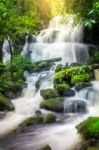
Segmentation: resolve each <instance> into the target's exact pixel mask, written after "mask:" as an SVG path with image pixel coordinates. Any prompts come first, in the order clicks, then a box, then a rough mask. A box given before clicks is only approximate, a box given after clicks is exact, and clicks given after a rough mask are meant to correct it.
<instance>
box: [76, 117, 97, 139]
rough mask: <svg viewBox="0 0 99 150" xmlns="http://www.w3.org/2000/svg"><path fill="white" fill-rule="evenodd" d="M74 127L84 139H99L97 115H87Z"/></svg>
mask: <svg viewBox="0 0 99 150" xmlns="http://www.w3.org/2000/svg"><path fill="white" fill-rule="evenodd" d="M76 128H77V130H78V132H79V133H80V134H81V135H82V136H83V137H84V138H85V139H99V117H89V118H88V119H86V120H85V121H83V122H81V123H80V124H79V125H77V126H76Z"/></svg>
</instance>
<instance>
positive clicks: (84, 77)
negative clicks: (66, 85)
mask: <svg viewBox="0 0 99 150" xmlns="http://www.w3.org/2000/svg"><path fill="white" fill-rule="evenodd" d="M88 81H90V78H89V75H88V74H81V75H75V76H73V77H72V79H71V83H72V84H76V83H79V82H88Z"/></svg>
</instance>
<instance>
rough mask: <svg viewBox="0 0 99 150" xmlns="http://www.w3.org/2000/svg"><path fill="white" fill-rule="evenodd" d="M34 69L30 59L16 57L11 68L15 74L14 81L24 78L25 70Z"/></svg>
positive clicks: (20, 56)
mask: <svg viewBox="0 0 99 150" xmlns="http://www.w3.org/2000/svg"><path fill="white" fill-rule="evenodd" d="M31 68H32V62H31V59H30V58H29V57H26V56H22V55H16V56H14V57H13V62H12V64H10V66H9V70H10V71H12V72H13V79H15V80H17V79H18V78H20V79H21V78H23V72H24V71H25V70H28V71H30V70H31Z"/></svg>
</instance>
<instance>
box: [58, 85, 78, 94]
mask: <svg viewBox="0 0 99 150" xmlns="http://www.w3.org/2000/svg"><path fill="white" fill-rule="evenodd" d="M56 90H57V92H58V93H59V94H60V96H63V97H65V96H66V97H69V96H74V95H75V91H74V90H72V89H71V88H70V87H69V85H68V84H58V85H56Z"/></svg>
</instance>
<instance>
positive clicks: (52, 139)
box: [0, 16, 99, 150]
mask: <svg viewBox="0 0 99 150" xmlns="http://www.w3.org/2000/svg"><path fill="white" fill-rule="evenodd" d="M61 21H62V18H61V17H56V18H54V19H53V20H52V21H51V22H50V25H49V28H48V29H45V30H43V31H41V33H40V34H39V35H38V37H37V41H38V43H30V44H29V43H28V42H26V44H25V46H24V50H23V51H22V55H24V54H27V51H31V59H32V60H35V61H37V60H42V59H43V60H44V59H50V58H57V57H61V58H62V62H61V63H66V62H68V63H71V62H78V63H81V64H83V63H86V62H87V60H88V58H89V55H88V48H89V45H84V44H82V43H81V42H82V36H83V34H82V33H83V28H82V26H81V25H77V26H73V19H72V17H71V16H70V17H69V18H68V17H67V19H66V20H65V23H64V24H61ZM5 49H6V48H5ZM7 54H9V53H8V52H7ZM7 57H8V56H5V60H8V59H7ZM53 73H54V72H53V71H52V70H51V71H50V72H43V73H42V74H41V73H40V74H30V75H29V74H25V76H26V82H27V88H26V89H24V90H23V93H22V96H21V97H20V98H18V99H16V100H13V103H14V105H15V111H14V112H11V113H8V114H7V116H6V117H5V118H4V119H3V120H1V121H0V136H1V135H4V134H7V133H8V132H10V131H11V130H14V129H15V128H16V127H17V126H18V124H19V123H20V122H22V120H24V119H25V118H27V117H29V116H31V115H34V114H35V111H36V110H38V109H39V104H40V102H41V101H42V98H41V97H40V94H39V91H38V92H36V89H35V86H34V85H35V82H36V81H37V79H38V78H39V77H40V76H41V77H42V78H43V80H42V82H41V88H49V87H52V86H53V85H52V78H53ZM93 85H94V88H96V89H97V90H99V83H97V82H96V83H94V84H93ZM96 95H97V94H96ZM76 96H77V97H76V98H79V100H81V99H82V98H83V99H84V100H86V101H91V102H88V113H87V114H86V115H80V114H77V116H76V117H75V116H74V118H71V121H69V122H66V124H63V125H54V126H51V127H45V128H44V129H40V130H39V129H38V130H37V131H36V133H37V134H38V135H37V137H36V138H34V139H33V140H34V142H33V141H32V142H31V141H29V140H28V139H27V141H25V142H26V143H24V144H22V143H21V142H20V141H19V143H20V144H19V146H20V147H19V148H20V149H21V150H22V148H24V150H27V149H29V150H31V148H32V147H34V148H36V147H37V146H41V145H43V144H50V145H51V147H52V148H53V150H56V149H57V150H65V149H66V150H68V149H69V148H71V147H73V145H75V144H76V143H78V142H79V141H80V140H81V139H80V138H79V135H78V134H77V131H76V129H75V126H76V125H77V124H78V123H79V122H81V121H82V120H84V119H85V118H87V117H88V116H90V115H92V116H94V115H99V111H98V110H99V104H98V103H97V98H96V100H94V98H95V97H94V96H93V98H92V96H90V94H89V96H88V93H87V92H86V91H83V92H80V94H78V95H76ZM96 97H97V96H96ZM93 101H95V103H94V106H93V105H92V103H93ZM42 112H44V113H45V111H44V110H42ZM29 134H30V133H29ZM31 134H32V133H31ZM26 136H27V137H28V134H27V135H26ZM35 141H36V142H35ZM23 142H24V141H23ZM20 149H18V150H20Z"/></svg>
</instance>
